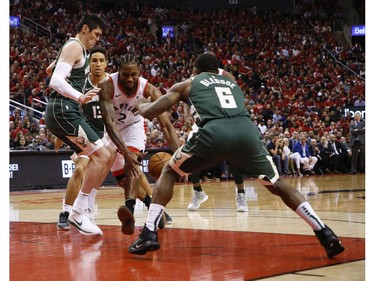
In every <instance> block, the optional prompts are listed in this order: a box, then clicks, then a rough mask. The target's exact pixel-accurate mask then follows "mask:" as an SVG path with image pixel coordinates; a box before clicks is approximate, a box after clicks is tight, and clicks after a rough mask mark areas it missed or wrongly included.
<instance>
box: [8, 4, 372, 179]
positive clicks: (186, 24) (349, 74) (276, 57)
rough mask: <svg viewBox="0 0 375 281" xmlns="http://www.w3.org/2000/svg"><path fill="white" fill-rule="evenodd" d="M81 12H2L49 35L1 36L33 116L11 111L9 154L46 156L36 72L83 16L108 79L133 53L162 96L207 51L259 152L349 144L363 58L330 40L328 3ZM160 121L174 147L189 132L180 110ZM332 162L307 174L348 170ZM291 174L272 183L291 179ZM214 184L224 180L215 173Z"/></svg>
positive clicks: (77, 7) (45, 8)
mask: <svg viewBox="0 0 375 281" xmlns="http://www.w3.org/2000/svg"><path fill="white" fill-rule="evenodd" d="M360 2H362V1H360ZM363 2H364V1H363ZM82 3H86V2H82ZM82 3H81V2H74V1H72V2H69V4H67V3H65V1H53V2H51V1H47V0H39V1H17V3H16V4H15V5H11V6H10V14H11V15H15V16H20V17H22V18H30V19H32V20H34V21H35V22H37V23H39V24H40V25H41V26H45V27H48V28H49V29H50V30H51V36H42V35H38V34H37V33H35V32H33V31H31V30H29V31H27V32H25V31H22V30H21V29H20V28H11V29H10V71H9V79H10V83H9V84H10V89H9V91H10V99H12V100H13V101H15V102H17V103H19V104H24V105H26V106H27V107H30V108H33V109H35V110H36V111H32V110H28V109H26V110H25V109H24V108H22V107H19V106H18V108H15V107H12V106H11V107H10V119H9V122H10V123H9V135H10V149H11V150H12V149H15V150H16V149H29V150H37V151H40V150H46V149H47V150H48V149H53V138H54V136H53V135H52V134H51V133H50V132H49V131H48V130H47V129H46V128H45V125H44V121H43V114H42V112H43V111H44V108H45V104H46V102H47V101H48V95H49V93H50V89H49V88H48V82H49V78H48V76H47V74H46V72H45V69H46V67H47V66H48V65H49V64H50V63H51V62H52V61H53V60H54V59H55V58H56V55H57V53H58V50H59V49H60V47H61V46H62V44H63V43H64V42H65V41H66V40H67V38H69V37H70V36H75V30H74V26H75V24H76V23H77V22H78V21H79V19H80V17H81V16H82V14H83V13H85V12H95V13H97V14H99V15H100V16H101V17H103V18H104V19H105V21H106V25H107V27H106V29H105V30H104V35H103V38H102V40H101V42H100V44H101V45H103V46H105V47H106V49H107V51H108V55H109V65H108V69H107V71H108V73H113V72H116V71H117V60H118V58H119V56H121V55H123V54H125V53H129V52H131V53H135V54H136V55H138V56H139V57H140V59H141V63H142V69H141V75H142V76H143V77H145V78H146V79H148V80H149V81H150V82H151V83H152V84H153V85H155V86H156V87H158V88H159V89H160V91H161V92H162V93H165V92H166V91H167V89H168V88H170V87H171V86H172V85H173V84H174V83H176V82H179V81H182V80H185V79H187V78H189V77H190V76H191V74H192V70H193V62H194V59H195V58H196V56H197V55H198V54H200V53H202V52H204V51H208V50H210V51H213V52H214V53H215V54H216V56H217V57H218V59H219V61H220V67H221V68H223V69H225V70H226V71H229V72H231V73H232V74H233V75H234V76H235V77H236V80H237V83H238V84H239V85H240V87H241V88H242V90H243V94H244V96H245V100H246V104H245V106H246V107H247V109H248V111H249V113H250V115H251V119H252V120H253V121H254V122H255V124H257V126H258V128H259V131H260V134H261V136H262V138H263V140H264V142H265V144H268V143H270V142H272V139H273V138H274V136H275V135H277V136H278V139H279V141H281V142H284V139H285V138H287V139H290V142H291V143H292V142H293V140H294V138H301V137H302V136H306V137H307V139H308V143H309V145H310V144H311V140H314V141H313V143H315V142H317V143H318V144H319V143H321V142H325V141H327V143H328V142H330V141H331V139H332V138H335V139H338V140H340V142H344V143H346V144H347V143H349V139H350V134H349V126H350V122H351V121H352V120H353V116H351V115H350V113H349V112H348V113H347V114H343V108H344V107H353V106H365V67H364V66H365V60H364V59H365V56H364V50H363V46H361V45H360V44H355V45H354V46H352V47H350V46H349V44H347V45H345V43H343V42H341V41H340V40H338V39H337V38H335V34H334V32H333V30H332V23H333V20H334V19H340V18H342V13H340V9H339V7H338V6H337V2H336V1H332V0H320V1H296V9H295V10H294V11H293V12H280V11H257V9H256V7H252V8H251V9H249V10H247V11H246V10H244V11H238V10H234V9H220V8H218V9H213V10H212V9H211V10H209V11H205V10H198V9H193V8H186V7H184V8H179V7H151V6H149V5H147V4H138V3H135V2H134V3H132V4H128V5H125V4H124V5H121V4H118V7H116V9H113V10H110V9H106V10H104V9H102V10H100V11H98V10H97V7H96V6H95V5H94V4H92V6H89V5H88V4H87V3H86V4H82ZM361 7H362V6H360V5H359V8H361ZM363 12H364V11H363ZM162 25H169V26H180V28H179V29H178V33H177V34H175V35H176V36H175V37H174V38H169V37H167V38H162V37H161V26H162ZM169 115H170V119H171V122H172V124H173V126H174V127H175V128H176V132H177V134H178V136H179V138H181V142H182V143H183V142H184V141H185V140H186V138H187V136H188V132H189V128H188V126H186V124H185V119H184V110H183V104H179V105H178V106H176V107H174V108H173V109H172V110H171V111H170V112H169ZM283 145H285V143H284V144H283ZM167 146H168V144H167V143H166V142H165V139H164V137H163V134H162V131H161V130H160V127H159V124H158V123H157V120H156V119H154V120H148V122H147V143H146V147H147V148H154V147H156V148H163V147H167ZM65 148H66V149H69V148H67V147H65ZM290 148H291V152H293V147H292V146H290ZM343 158H344V157H343ZM345 161H348V160H347V159H346V157H345ZM320 162H321V161H320ZM331 162H332V161H330V162H329V163H328V164H327V163H325V164H322V163H319V165H316V168H314V170H315V171H317V172H321V173H331V172H348V169H350V168H349V167H347V166H337V165H336V166H333V165H334V164H333V163H331ZM327 165H328V166H327ZM288 167H289V166H288ZM294 168H295V167H294ZM294 168H292V167H291V168H290V169H289V168H288V169H287V170H281V174H293V173H297V172H296V171H295V170H294ZM362 169H364V167H362ZM279 172H280V171H279ZM215 177H223V170H221V173H220V174H219V175H217V176H215Z"/></svg>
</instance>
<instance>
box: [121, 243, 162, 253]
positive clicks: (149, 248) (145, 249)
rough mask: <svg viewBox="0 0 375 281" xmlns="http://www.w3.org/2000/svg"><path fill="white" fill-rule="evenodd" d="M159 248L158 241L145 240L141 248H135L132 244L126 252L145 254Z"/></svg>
mask: <svg viewBox="0 0 375 281" xmlns="http://www.w3.org/2000/svg"><path fill="white" fill-rule="evenodd" d="M159 248H160V245H159V243H155V242H150V241H147V242H145V243H144V244H143V245H142V247H141V248H135V247H133V246H131V247H129V250H128V252H129V253H131V254H135V255H145V254H147V252H151V251H156V250H159Z"/></svg>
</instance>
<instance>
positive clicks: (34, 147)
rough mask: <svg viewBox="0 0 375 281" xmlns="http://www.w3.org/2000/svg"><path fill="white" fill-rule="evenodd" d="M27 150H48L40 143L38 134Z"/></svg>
mask: <svg viewBox="0 0 375 281" xmlns="http://www.w3.org/2000/svg"><path fill="white" fill-rule="evenodd" d="M28 148H29V150H33V151H44V150H48V149H47V148H46V147H45V146H44V145H42V139H41V137H40V135H36V136H35V138H34V141H33V143H32V144H30V145H29V146H28Z"/></svg>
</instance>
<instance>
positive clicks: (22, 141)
mask: <svg viewBox="0 0 375 281" xmlns="http://www.w3.org/2000/svg"><path fill="white" fill-rule="evenodd" d="M14 149H15V150H28V149H29V147H28V146H27V143H26V138H25V136H20V137H19V139H18V140H17V142H16V145H15V148H14Z"/></svg>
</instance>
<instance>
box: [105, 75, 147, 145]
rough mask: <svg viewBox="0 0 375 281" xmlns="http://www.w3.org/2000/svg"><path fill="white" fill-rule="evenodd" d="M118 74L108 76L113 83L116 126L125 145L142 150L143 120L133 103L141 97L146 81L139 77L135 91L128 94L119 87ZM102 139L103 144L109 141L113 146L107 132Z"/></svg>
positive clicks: (144, 136)
mask: <svg viewBox="0 0 375 281" xmlns="http://www.w3.org/2000/svg"><path fill="white" fill-rule="evenodd" d="M118 76H119V74H118V73H117V72H116V73H112V74H111V75H110V76H109V77H110V79H111V80H112V83H113V85H114V95H113V105H114V108H115V120H116V125H117V128H118V130H119V132H120V134H121V136H122V139H123V140H124V142H125V145H126V146H127V147H133V148H136V149H137V150H143V149H144V148H145V143H146V133H145V120H144V117H142V115H140V114H139V112H138V110H137V109H136V107H135V105H134V103H135V101H136V100H138V99H139V98H140V97H143V95H144V92H145V90H146V88H147V83H148V81H147V80H146V79H144V78H142V77H139V78H138V87H137V90H136V92H135V93H134V94H133V95H131V96H129V95H127V93H126V92H125V91H124V90H122V89H121V88H120V86H119V81H118V79H119V78H118ZM103 141H104V143H105V144H108V143H111V145H113V146H114V144H113V143H112V141H111V139H110V138H109V135H108V134H107V132H105V134H104V138H103Z"/></svg>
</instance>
